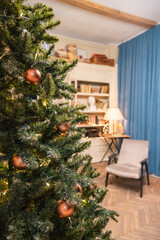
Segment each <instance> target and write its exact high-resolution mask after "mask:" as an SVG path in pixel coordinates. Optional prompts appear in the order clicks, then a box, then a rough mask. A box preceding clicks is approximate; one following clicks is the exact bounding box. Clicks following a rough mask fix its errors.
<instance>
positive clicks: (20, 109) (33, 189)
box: [0, 0, 117, 240]
mask: <svg viewBox="0 0 160 240" xmlns="http://www.w3.org/2000/svg"><path fill="white" fill-rule="evenodd" d="M59 23H60V21H55V20H54V14H53V11H52V8H50V7H47V6H46V5H43V4H40V3H37V4H35V5H34V6H28V5H24V3H23V0H1V4H0V104H1V106H0V153H1V154H0V191H1V195H0V239H11V240H18V239H19V240H20V239H22V240H24V239H26V240H30V239H35V240H40V239H43V240H47V239H52V240H93V239H99V240H101V239H110V238H111V236H110V235H111V232H110V231H103V229H104V228H105V226H106V225H107V223H108V221H109V220H110V219H114V220H116V219H115V217H116V215H117V214H116V213H115V212H114V211H112V210H106V209H104V208H102V207H101V205H100V203H101V201H102V200H103V198H104V196H105V194H106V189H100V188H98V187H97V186H96V182H95V178H96V177H97V176H98V174H97V173H96V171H95V169H94V168H93V167H92V165H91V157H90V156H89V155H84V154H82V152H83V150H84V149H86V148H87V147H89V144H90V143H89V142H83V141H82V140H81V138H82V136H83V133H84V130H82V129H80V128H78V127H77V123H79V122H83V121H85V120H86V116H85V115H84V114H83V112H82V110H83V109H84V106H75V107H73V106H71V105H70V99H72V96H73V94H75V93H76V90H75V88H74V87H73V86H72V85H69V84H68V83H67V82H66V81H65V78H66V74H67V72H68V71H70V70H71V69H72V68H73V67H74V66H75V65H76V63H77V61H73V62H71V63H67V62H66V61H64V60H62V59H56V60H52V59H51V55H52V52H53V50H54V46H55V43H56V42H57V41H58V39H57V37H55V36H53V35H51V34H50V33H49V30H52V29H54V28H55V27H56V26H57V25H59ZM44 43H45V44H48V46H49V48H48V49H44V48H43V44H44Z"/></svg>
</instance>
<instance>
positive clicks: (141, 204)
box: [93, 162, 160, 240]
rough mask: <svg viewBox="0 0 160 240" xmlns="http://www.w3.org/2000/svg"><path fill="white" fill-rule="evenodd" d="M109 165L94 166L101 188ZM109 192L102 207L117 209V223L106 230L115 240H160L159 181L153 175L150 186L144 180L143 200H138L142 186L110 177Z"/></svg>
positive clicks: (131, 181) (137, 182)
mask: <svg viewBox="0 0 160 240" xmlns="http://www.w3.org/2000/svg"><path fill="white" fill-rule="evenodd" d="M106 165H107V163H106V162H102V163H93V167H95V168H97V171H98V172H100V173H101V175H100V176H99V177H98V178H97V184H98V186H99V187H104V186H105V177H106V170H105V167H106ZM107 189H108V193H107V195H106V197H105V199H104V200H103V202H102V205H103V207H105V208H107V209H112V210H115V211H116V212H117V213H118V214H119V217H118V223H116V222H114V221H112V220H111V221H110V222H109V224H108V225H107V229H109V230H111V231H112V235H111V236H112V238H114V239H116V240H160V178H159V177H155V176H153V175H150V185H149V186H148V185H147V184H146V180H145V181H144V186H143V190H144V191H143V198H140V197H139V190H140V183H139V181H137V180H129V181H128V179H127V180H126V179H122V178H118V179H117V178H116V177H115V176H110V178H109V185H108V187H107Z"/></svg>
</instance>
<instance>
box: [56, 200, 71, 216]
mask: <svg viewBox="0 0 160 240" xmlns="http://www.w3.org/2000/svg"><path fill="white" fill-rule="evenodd" d="M57 211H58V213H59V217H60V218H66V217H70V216H71V215H72V214H73V212H74V206H73V205H71V204H67V203H66V202H65V201H63V200H60V201H59V202H58V206H57Z"/></svg>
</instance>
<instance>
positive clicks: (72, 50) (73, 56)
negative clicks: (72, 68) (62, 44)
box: [67, 44, 78, 60]
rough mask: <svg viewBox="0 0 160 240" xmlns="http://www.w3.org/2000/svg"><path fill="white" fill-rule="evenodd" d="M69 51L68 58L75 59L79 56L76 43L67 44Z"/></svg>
mask: <svg viewBox="0 0 160 240" xmlns="http://www.w3.org/2000/svg"><path fill="white" fill-rule="evenodd" d="M67 51H68V58H69V59H70V60H74V59H77V58H78V54H77V47H76V45H74V44H68V45H67Z"/></svg>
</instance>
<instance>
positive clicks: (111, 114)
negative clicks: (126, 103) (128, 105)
mask: <svg viewBox="0 0 160 240" xmlns="http://www.w3.org/2000/svg"><path fill="white" fill-rule="evenodd" d="M104 120H108V121H113V134H114V133H116V131H115V121H117V120H124V117H123V115H122V113H121V111H120V109H119V108H111V107H110V108H108V109H107V111H106V113H105V115H104Z"/></svg>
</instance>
